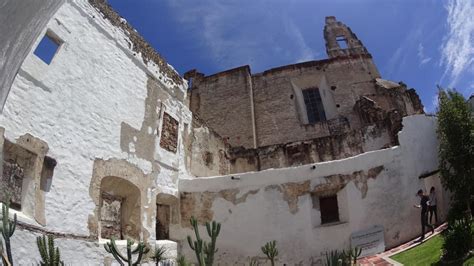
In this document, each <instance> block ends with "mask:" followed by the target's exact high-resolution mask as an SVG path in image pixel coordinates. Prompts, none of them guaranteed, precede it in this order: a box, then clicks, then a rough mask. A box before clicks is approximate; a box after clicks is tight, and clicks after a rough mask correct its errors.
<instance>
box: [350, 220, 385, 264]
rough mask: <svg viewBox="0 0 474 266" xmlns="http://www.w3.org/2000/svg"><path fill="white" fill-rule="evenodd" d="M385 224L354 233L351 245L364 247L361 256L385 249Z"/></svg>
mask: <svg viewBox="0 0 474 266" xmlns="http://www.w3.org/2000/svg"><path fill="white" fill-rule="evenodd" d="M383 232H384V231H383V226H381V225H375V226H373V227H371V228H369V229H366V230H363V231H359V232H355V233H352V235H351V247H352V248H355V247H357V248H360V249H362V253H361V254H360V256H361V257H364V256H368V255H373V254H376V253H380V252H383V251H385V240H384V234H383Z"/></svg>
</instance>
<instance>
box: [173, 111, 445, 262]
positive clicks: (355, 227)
mask: <svg viewBox="0 0 474 266" xmlns="http://www.w3.org/2000/svg"><path fill="white" fill-rule="evenodd" d="M399 141H400V145H399V146H395V147H392V148H389V149H383V150H375V151H371V152H366V153H362V154H359V155H357V156H353V157H349V158H346V159H340V160H333V161H328V162H322V163H315V164H309V165H308V164H307V165H302V166H297V167H292V168H281V169H269V170H265V171H260V172H249V173H242V174H234V175H226V176H219V177H212V178H201V179H181V180H180V184H179V190H180V205H181V206H180V211H181V227H177V228H175V229H174V230H173V231H172V232H171V234H172V237H173V238H174V239H181V241H182V242H181V243H182V247H183V251H184V252H185V254H187V257H188V258H193V252H192V251H191V250H189V249H188V247H187V245H186V239H185V238H186V235H188V234H189V235H192V231H191V229H190V225H189V221H188V220H189V219H188V218H189V217H191V216H195V217H197V219H198V220H199V222H200V223H201V224H202V223H203V222H206V221H210V220H216V221H218V222H220V223H222V227H221V232H220V235H219V238H218V247H219V252H218V254H217V260H218V262H219V263H220V264H235V263H248V262H249V260H250V258H253V257H257V258H258V259H260V260H261V261H264V258H263V255H262V254H261V252H260V247H261V246H262V245H263V244H264V243H266V242H267V241H271V240H276V241H277V246H278V249H279V251H280V252H279V256H278V263H279V264H287V265H295V264H296V265H313V264H312V263H315V264H316V265H321V264H322V262H323V261H322V260H323V259H324V254H325V252H326V251H330V250H335V249H338V250H342V249H347V248H349V247H350V236H351V233H354V232H358V231H361V230H365V229H368V228H370V227H371V226H373V225H381V226H383V228H384V239H385V245H386V247H387V248H390V247H393V246H395V245H398V244H400V243H403V242H405V241H407V240H410V239H412V238H415V237H416V236H417V235H419V234H420V230H421V229H420V226H419V217H420V213H419V211H420V210H419V209H416V208H413V205H414V204H418V203H419V199H418V198H416V197H415V196H414V195H415V193H416V191H417V190H418V189H420V188H422V189H424V190H425V191H428V190H429V189H430V187H431V186H435V187H436V190H437V192H438V215H439V217H441V220H444V219H445V218H446V213H447V206H448V199H449V195H447V194H446V193H445V192H444V191H443V189H442V186H441V183H440V179H439V176H438V174H429V177H425V176H426V175H427V173H433V172H436V170H437V169H438V158H437V143H438V141H437V137H436V118H434V117H428V116H425V115H415V116H409V117H405V118H404V119H403V130H402V131H401V132H400V133H399ZM420 177H421V178H420ZM423 177H424V178H423ZM329 195H336V196H337V201H338V213H339V222H336V223H329V224H322V223H321V209H320V208H321V206H320V205H319V204H318V202H317V199H318V198H319V197H326V196H329ZM200 230H205V228H204V227H203V226H201V227H200ZM242 243H245V244H242Z"/></svg>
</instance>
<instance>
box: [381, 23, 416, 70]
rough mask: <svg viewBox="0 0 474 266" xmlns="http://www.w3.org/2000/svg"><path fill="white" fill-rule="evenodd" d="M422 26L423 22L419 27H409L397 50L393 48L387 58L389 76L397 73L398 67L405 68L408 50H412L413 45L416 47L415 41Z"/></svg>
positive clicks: (408, 54)
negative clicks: (393, 50)
mask: <svg viewBox="0 0 474 266" xmlns="http://www.w3.org/2000/svg"><path fill="white" fill-rule="evenodd" d="M423 28H424V26H423V24H422V25H420V26H419V27H413V28H411V30H410V31H409V32H408V33H407V34H406V36H405V38H404V39H403V40H402V41H401V42H400V45H399V46H398V48H397V50H395V52H394V53H393V55H392V56H391V57H390V59H389V60H388V64H387V70H388V76H389V77H391V76H394V75H396V74H398V73H399V71H400V69H403V68H406V65H407V61H408V59H409V56H410V51H412V50H413V47H416V43H417V42H418V41H419V40H420V39H421V36H422V34H423Z"/></svg>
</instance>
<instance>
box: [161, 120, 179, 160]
mask: <svg viewBox="0 0 474 266" xmlns="http://www.w3.org/2000/svg"><path fill="white" fill-rule="evenodd" d="M178 126H179V123H178V121H176V119H174V118H173V117H171V116H170V115H169V114H167V113H164V115H163V127H162V130H161V140H160V147H162V148H163V149H165V150H168V151H170V152H176V150H177V147H178Z"/></svg>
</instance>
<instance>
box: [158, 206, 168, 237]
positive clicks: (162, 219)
mask: <svg viewBox="0 0 474 266" xmlns="http://www.w3.org/2000/svg"><path fill="white" fill-rule="evenodd" d="M170 216H171V211H170V206H169V205H163V204H156V240H165V239H169V237H170V234H169V227H170Z"/></svg>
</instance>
